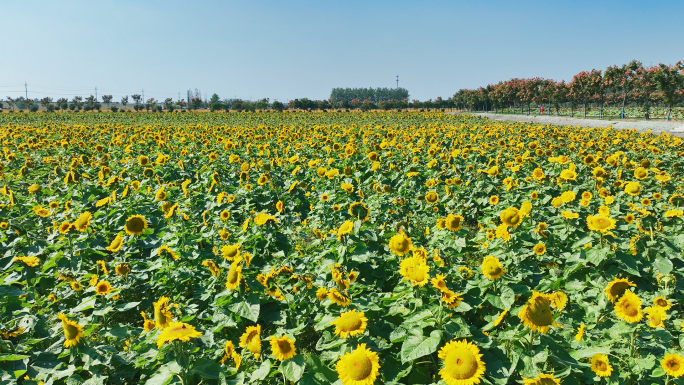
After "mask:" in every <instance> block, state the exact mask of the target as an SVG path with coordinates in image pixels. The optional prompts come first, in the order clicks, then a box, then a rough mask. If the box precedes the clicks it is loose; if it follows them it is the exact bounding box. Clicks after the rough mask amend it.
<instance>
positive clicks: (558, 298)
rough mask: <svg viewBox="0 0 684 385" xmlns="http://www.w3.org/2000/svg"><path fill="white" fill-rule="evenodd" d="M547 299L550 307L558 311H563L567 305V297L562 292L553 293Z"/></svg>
mask: <svg viewBox="0 0 684 385" xmlns="http://www.w3.org/2000/svg"><path fill="white" fill-rule="evenodd" d="M547 297H548V298H549V301H550V302H551V307H553V308H556V309H558V311H563V309H565V306H566V305H567V304H568V296H567V295H566V294H565V293H563V292H562V291H557V292H554V293H553V294H550V295H548V296H547Z"/></svg>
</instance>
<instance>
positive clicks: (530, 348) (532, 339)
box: [527, 329, 534, 353]
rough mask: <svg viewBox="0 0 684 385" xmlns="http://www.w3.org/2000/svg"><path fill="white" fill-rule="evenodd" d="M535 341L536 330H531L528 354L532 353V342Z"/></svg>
mask: <svg viewBox="0 0 684 385" xmlns="http://www.w3.org/2000/svg"><path fill="white" fill-rule="evenodd" d="M533 341H534V330H532V329H530V343H529V345H527V352H528V353H530V352H531V351H532V342H533Z"/></svg>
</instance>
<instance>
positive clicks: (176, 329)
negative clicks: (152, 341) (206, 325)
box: [157, 322, 202, 348]
mask: <svg viewBox="0 0 684 385" xmlns="http://www.w3.org/2000/svg"><path fill="white" fill-rule="evenodd" d="M201 336H202V332H200V331H197V330H195V327H194V326H192V325H189V324H186V323H185V322H172V323H171V324H170V325H169V326H168V327H167V328H165V329H164V330H163V331H162V332H161V334H159V336H158V337H157V348H161V347H162V346H163V345H164V344H165V343H166V342H171V341H176V340H178V341H183V342H188V341H190V338H197V337H201Z"/></svg>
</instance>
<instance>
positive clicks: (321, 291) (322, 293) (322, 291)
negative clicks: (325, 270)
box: [316, 287, 328, 301]
mask: <svg viewBox="0 0 684 385" xmlns="http://www.w3.org/2000/svg"><path fill="white" fill-rule="evenodd" d="M326 298H328V289H326V288H324V287H319V288H318V289H317V290H316V299H318V300H319V301H323V300H324V299H326Z"/></svg>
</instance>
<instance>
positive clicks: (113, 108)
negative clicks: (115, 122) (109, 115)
mask: <svg viewBox="0 0 684 385" xmlns="http://www.w3.org/2000/svg"><path fill="white" fill-rule="evenodd" d="M109 109H110V110H112V112H117V111H119V107H117V106H111V107H109Z"/></svg>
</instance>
